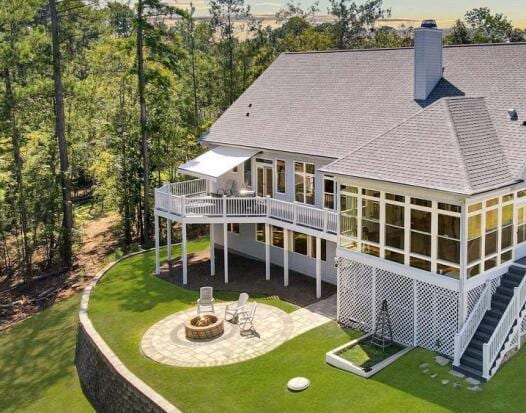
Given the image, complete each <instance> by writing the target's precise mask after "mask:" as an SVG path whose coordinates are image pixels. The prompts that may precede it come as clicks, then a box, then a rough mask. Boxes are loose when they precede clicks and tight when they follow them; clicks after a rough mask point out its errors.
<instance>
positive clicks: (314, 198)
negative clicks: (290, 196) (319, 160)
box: [292, 161, 316, 206]
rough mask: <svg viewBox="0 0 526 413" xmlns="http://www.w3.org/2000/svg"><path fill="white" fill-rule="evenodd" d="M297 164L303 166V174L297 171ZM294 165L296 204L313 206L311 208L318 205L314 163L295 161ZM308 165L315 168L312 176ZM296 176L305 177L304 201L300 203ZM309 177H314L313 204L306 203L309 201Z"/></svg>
mask: <svg viewBox="0 0 526 413" xmlns="http://www.w3.org/2000/svg"><path fill="white" fill-rule="evenodd" d="M296 163H300V164H302V165H303V171H302V172H297V171H296ZM292 165H293V172H294V202H296V203H299V204H304V205H311V206H314V205H316V165H315V164H314V163H312V162H305V161H293V163H292ZM307 165H312V166H313V167H314V173H312V174H311V173H308V172H307ZM296 175H301V176H302V177H303V201H298V200H297V199H296ZM307 177H312V192H313V195H314V196H313V199H312V204H311V203H309V202H306V201H307V191H306V188H307V185H306V182H307Z"/></svg>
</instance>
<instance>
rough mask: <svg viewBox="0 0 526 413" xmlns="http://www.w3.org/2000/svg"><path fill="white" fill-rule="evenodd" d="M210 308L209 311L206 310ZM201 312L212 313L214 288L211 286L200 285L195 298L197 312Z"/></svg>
mask: <svg viewBox="0 0 526 413" xmlns="http://www.w3.org/2000/svg"><path fill="white" fill-rule="evenodd" d="M207 309H210V311H207ZM202 312H212V313H214V312H215V311H214V289H213V288H212V287H201V288H200V289H199V298H198V299H197V314H200V313H202Z"/></svg>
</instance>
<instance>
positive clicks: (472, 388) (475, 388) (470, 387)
mask: <svg viewBox="0 0 526 413" xmlns="http://www.w3.org/2000/svg"><path fill="white" fill-rule="evenodd" d="M468 390H469V391H472V392H479V391H482V387H480V386H469V387H468Z"/></svg>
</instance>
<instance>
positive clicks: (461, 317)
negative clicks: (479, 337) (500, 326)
mask: <svg viewBox="0 0 526 413" xmlns="http://www.w3.org/2000/svg"><path fill="white" fill-rule="evenodd" d="M499 245H500V241H499ZM467 251H468V214H467V205H466V203H464V204H463V205H462V209H461V211H460V276H459V280H458V301H459V302H458V329H457V332H458V331H460V330H461V329H462V327H463V325H464V321H465V320H466V318H467V313H468V308H467V304H468V293H467V288H466V284H467V279H468V276H467V274H468V259H467V257H468V254H467Z"/></svg>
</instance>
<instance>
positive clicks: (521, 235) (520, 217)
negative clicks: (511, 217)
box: [517, 206, 526, 243]
mask: <svg viewBox="0 0 526 413" xmlns="http://www.w3.org/2000/svg"><path fill="white" fill-rule="evenodd" d="M524 241H526V206H520V207H519V208H518V209H517V243H521V242H524Z"/></svg>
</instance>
